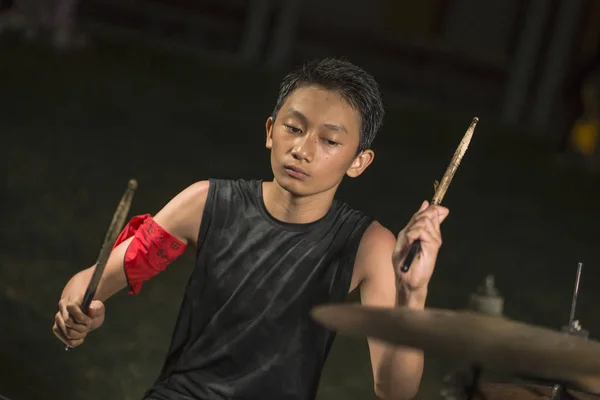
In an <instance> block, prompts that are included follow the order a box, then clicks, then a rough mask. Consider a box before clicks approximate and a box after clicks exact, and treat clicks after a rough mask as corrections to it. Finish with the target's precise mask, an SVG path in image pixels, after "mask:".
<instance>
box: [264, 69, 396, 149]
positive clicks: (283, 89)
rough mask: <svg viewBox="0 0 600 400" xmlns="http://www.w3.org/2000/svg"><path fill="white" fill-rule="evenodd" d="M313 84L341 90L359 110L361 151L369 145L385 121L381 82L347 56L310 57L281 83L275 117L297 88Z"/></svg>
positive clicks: (359, 147) (342, 94)
mask: <svg viewBox="0 0 600 400" xmlns="http://www.w3.org/2000/svg"><path fill="white" fill-rule="evenodd" d="M312 85H315V86H321V87H323V88H324V89H327V90H333V91H336V92H338V93H339V94H340V95H341V96H342V98H343V99H344V100H346V101H347V102H348V103H349V104H350V106H352V108H354V109H355V110H357V111H358V112H359V113H360V119H361V121H360V122H361V127H360V142H359V145H358V152H361V151H363V150H366V149H368V148H370V147H371V144H372V143H373V140H374V139H375V136H376V135H377V132H378V131H379V129H380V128H381V125H382V124H383V116H384V114H385V110H384V107H383V101H382V99H381V93H380V91H379V85H378V84H377V82H376V81H375V79H374V78H373V76H371V75H370V74H369V73H367V72H366V71H364V70H363V69H362V68H360V67H358V66H356V65H354V64H352V63H350V62H349V61H347V60H346V59H342V58H324V59H318V60H312V61H308V62H306V63H305V64H304V65H302V66H301V67H299V68H297V69H296V70H294V71H292V72H291V73H289V74H287V75H286V76H285V77H284V78H283V80H282V82H281V85H280V87H279V94H278V96H277V103H276V104H275V108H274V110H273V114H272V117H273V119H275V118H276V116H277V114H278V113H279V110H280V109H281V107H282V106H283V103H284V102H285V100H286V99H287V97H288V96H289V95H290V94H291V93H292V92H293V91H294V90H296V89H298V88H300V87H304V86H312Z"/></svg>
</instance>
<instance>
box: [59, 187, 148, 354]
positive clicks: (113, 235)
mask: <svg viewBox="0 0 600 400" xmlns="http://www.w3.org/2000/svg"><path fill="white" fill-rule="evenodd" d="M137 186H138V184H137V181H136V180H135V179H130V180H129V182H128V184H127V189H125V193H124V194H123V197H122V198H121V201H120V202H119V205H118V206H117V210H116V211H115V213H114V215H113V218H112V221H111V222H110V225H109V227H108V231H107V232H106V236H105V237H104V242H103V243H102V247H101V248H100V254H98V259H97V261H96V268H94V273H93V274H92V278H91V279H90V283H89V284H88V287H87V289H86V291H85V294H84V295H83V301H82V302H81V311H83V312H84V313H86V314H89V308H90V304H91V303H92V300H93V299H94V296H95V295H96V289H98V284H99V283H100V278H102V273H103V272H104V268H105V267H106V263H107V262H108V257H109V256H110V253H111V251H112V248H113V245H114V243H115V241H116V240H117V237H118V236H119V233H120V232H121V229H123V225H124V223H125V219H126V218H127V214H128V213H129V208H130V207H131V202H132V201H133V195H134V193H135V190H136V189H137ZM69 349H70V347H69V346H68V345H67V347H66V348H65V350H69Z"/></svg>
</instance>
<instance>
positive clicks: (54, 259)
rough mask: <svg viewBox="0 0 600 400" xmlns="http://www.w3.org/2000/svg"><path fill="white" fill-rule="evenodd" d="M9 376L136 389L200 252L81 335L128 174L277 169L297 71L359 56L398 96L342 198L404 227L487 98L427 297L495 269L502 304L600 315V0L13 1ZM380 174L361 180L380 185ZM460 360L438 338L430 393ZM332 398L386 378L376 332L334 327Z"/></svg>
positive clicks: (2, 56)
mask: <svg viewBox="0 0 600 400" xmlns="http://www.w3.org/2000/svg"><path fill="white" fill-rule="evenodd" d="M0 3H1V10H0V133H1V138H2V156H1V157H0V162H1V165H2V168H1V177H2V180H3V185H2V187H1V188H2V189H1V192H0V196H1V201H2V203H1V204H2V206H1V207H0V211H1V213H2V214H1V221H2V229H0V234H1V237H0V240H1V243H2V247H1V249H0V316H1V317H2V318H0V323H1V324H2V325H1V327H0V328H1V329H0V332H1V334H0V365H1V369H2V373H0V394H1V395H4V396H7V397H8V398H10V399H11V400H37V399H44V400H51V399H61V400H70V399H77V400H99V399H124V400H130V399H131V400H133V399H140V398H141V396H142V394H143V393H144V391H145V390H146V389H147V388H148V387H149V385H150V384H151V383H152V382H153V380H154V379H155V378H156V376H157V374H158V372H159V370H160V368H161V366H162V362H163V357H164V355H165V353H166V350H167V347H168V345H169V341H170V337H171V332H172V329H173V323H174V321H175V317H176V315H177V312H178V307H179V304H180V302H181V299H182V295H183V290H184V286H185V284H186V282H187V279H188V277H189V274H190V272H191V269H192V268H193V259H192V257H191V256H187V257H184V258H182V259H180V260H178V261H177V262H176V263H175V264H173V265H172V266H171V267H170V268H169V269H168V270H167V271H165V272H164V273H163V274H162V275H161V276H160V277H159V278H157V279H154V280H152V281H150V282H149V283H147V284H146V285H145V286H144V289H143V290H142V292H141V293H140V295H138V296H135V297H132V296H127V295H126V294H125V293H121V294H119V295H117V296H115V297H114V298H113V299H111V300H110V301H109V302H108V304H107V316H106V323H105V324H104V326H103V327H102V328H101V329H100V330H98V331H96V332H94V333H93V334H92V335H91V336H90V337H89V338H88V339H87V341H86V343H85V345H84V346H82V347H80V348H78V349H77V350H75V351H71V352H69V353H66V352H65V351H64V347H63V346H62V345H61V344H60V343H59V342H58V340H56V339H55V338H54V337H53V335H52V331H51V328H52V324H53V317H54V314H55V312H56V310H57V302H58V300H59V296H60V293H61V291H62V289H63V287H64V285H65V283H66V282H67V280H68V279H69V278H70V277H71V276H72V275H73V274H74V273H76V272H77V271H79V270H80V269H83V268H86V267H88V266H90V265H92V264H93V263H94V262H95V258H96V256H97V254H98V251H99V248H100V244H101V242H102V240H103V238H104V235H105V232H106V229H107V227H108V224H109V222H110V219H111V217H112V213H113V212H114V209H115V207H116V205H117V202H118V200H119V198H120V196H121V194H122V193H123V190H124V189H125V186H126V183H127V180H128V179H129V178H131V177H135V178H136V179H137V180H138V181H139V183H140V187H139V189H138V192H137V194H136V198H135V200H134V204H133V206H132V210H131V215H135V214H139V213H146V212H149V213H154V212H156V211H157V210H158V209H159V208H160V207H161V206H162V205H163V204H165V202H166V201H168V200H169V199H170V198H171V197H173V196H174V195H175V194H176V193H177V192H179V191H180V190H182V189H183V188H185V187H186V186H187V185H189V184H190V183H192V182H194V181H196V180H201V179H206V178H208V177H221V178H238V177H242V178H263V179H270V178H271V177H272V175H271V172H270V165H269V158H268V152H267V150H266V149H265V148H264V122H265V119H266V118H267V116H268V115H269V113H270V112H271V110H272V107H273V105H274V102H275V99H276V95H277V89H278V83H279V80H280V79H281V78H282V76H283V74H284V73H286V72H287V71H289V69H290V68H292V67H294V66H297V65H298V64H299V63H301V62H302V61H305V60H308V59H311V58H315V57H322V56H344V57H347V58H348V59H350V60H351V61H352V62H354V63H356V64H358V65H360V66H362V67H363V68H365V69H367V70H368V71H369V72H371V73H372V74H373V75H374V76H375V77H376V79H377V80H378V81H379V82H380V84H381V87H382V91H383V93H384V96H385V102H386V106H387V116H386V120H385V124H384V125H385V126H384V128H383V130H382V132H381V133H380V134H379V136H378V138H377V139H376V141H375V144H374V150H375V152H376V154H377V156H376V159H375V163H374V164H373V165H372V166H371V167H370V168H369V170H368V171H366V173H365V174H364V175H363V176H362V177H360V178H359V179H355V180H352V181H347V182H344V183H343V185H342V188H341V190H340V192H339V197H340V198H341V199H343V200H345V201H347V202H349V203H350V204H351V205H352V206H354V207H357V208H361V209H363V210H364V211H366V212H367V213H369V214H371V215H372V216H374V217H375V218H377V219H378V220H379V221H381V222H382V223H383V224H384V225H386V226H387V227H389V228H390V229H392V230H393V231H394V232H398V231H399V230H400V229H401V228H402V227H403V226H404V225H405V224H406V222H407V221H408V219H409V218H410V215H412V213H413V212H414V211H415V210H416V209H417V208H418V207H419V205H420V203H421V201H422V200H423V199H429V198H431V196H432V194H433V189H432V183H433V181H434V180H435V179H440V178H441V175H442V174H443V172H444V170H445V168H446V166H447V164H448V162H449V160H450V158H451V156H452V154H453V152H454V150H455V148H456V146H457V144H458V142H459V141H460V139H461V137H462V135H463V134H464V131H465V130H466V128H467V126H468V124H469V123H470V121H471V119H472V118H473V117H474V116H479V117H480V123H479V125H478V128H477V131H476V133H475V136H474V138H473V141H472V143H471V146H470V148H469V151H468V152H467V154H466V156H465V158H464V160H463V162H462V164H461V167H460V169H459V171H458V172H457V175H456V177H455V179H454V181H453V183H452V185H451V187H450V189H449V191H448V193H447V196H446V197H445V201H444V202H445V205H446V206H448V207H449V208H450V209H451V216H450V217H449V219H448V220H447V221H446V222H445V223H444V227H443V234H444V245H443V248H442V251H441V254H440V257H439V261H438V264H437V269H436V272H435V275H434V278H433V280H432V282H431V285H430V291H429V293H430V294H429V300H428V306H429V307H437V308H448V309H460V308H464V307H466V306H467V301H468V297H469V294H470V293H471V292H473V291H474V290H475V289H476V287H477V286H478V285H479V284H480V283H481V282H482V281H483V280H484V278H485V277H486V276H487V275H488V274H492V275H494V277H495V280H496V284H497V287H498V289H499V290H500V292H501V294H502V295H503V296H504V299H505V309H504V313H505V315H506V316H508V317H510V318H514V319H517V320H520V321H525V322H528V323H531V324H535V325H540V326H544V327H549V328H551V329H560V327H561V326H562V325H564V324H566V323H567V321H568V317H569V308H570V304H571V296H572V292H573V286H574V281H575V273H576V268H577V263H578V262H583V263H584V267H583V273H582V282H581V285H580V295H579V300H578V308H577V318H579V319H580V320H581V323H582V325H583V327H584V328H586V329H588V330H590V336H591V338H598V337H599V336H600V312H599V311H598V310H597V309H596V308H595V305H597V304H598V303H597V302H598V301H600V293H599V292H595V289H596V288H597V285H598V282H599V279H600V270H599V267H600V255H599V254H598V250H597V249H598V245H599V244H600V240H599V239H600V234H599V232H598V222H599V221H600V212H599V210H598V200H597V199H598V197H599V195H600V185H599V182H600V179H599V175H598V171H600V169H599V167H600V147H599V145H600V141H599V138H598V126H599V122H600V121H599V113H598V112H599V111H600V110H599V103H598V94H600V86H599V85H600V81H599V75H598V73H599V70H598V67H599V64H598V61H599V59H598V56H599V50H600V47H599V39H600V32H599V31H600V1H597V0H503V1H492V0H487V1H481V0H420V1H418V2H417V1H410V0H304V1H300V0H87V1H82V2H79V1H78V0H0ZM367 188H368V189H367ZM452 367H453V365H452V363H451V360H450V361H449V360H441V359H437V358H436V357H435V355H431V354H427V355H426V366H425V376H424V378H423V382H422V385H421V392H420V394H419V398H420V399H435V398H440V397H439V391H440V388H441V386H442V378H443V376H444V375H445V374H447V373H448V372H450V371H451V368H452ZM318 398H319V399H331V400H336V399H374V398H375V396H374V394H373V382H372V377H371V369H370V361H369V357H368V351H367V346H366V341H365V340H362V339H354V338H349V337H347V336H345V335H338V339H337V340H336V342H335V344H334V347H333V349H332V352H331V355H330V357H329V359H328V361H327V364H326V368H325V373H324V376H323V379H322V382H321V387H320V390H319V397H318Z"/></svg>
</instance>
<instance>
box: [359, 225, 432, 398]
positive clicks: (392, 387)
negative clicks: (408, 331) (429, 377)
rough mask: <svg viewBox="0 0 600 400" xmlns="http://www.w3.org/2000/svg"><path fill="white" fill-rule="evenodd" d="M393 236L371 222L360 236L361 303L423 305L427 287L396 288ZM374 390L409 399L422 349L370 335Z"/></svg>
mask: <svg viewBox="0 0 600 400" xmlns="http://www.w3.org/2000/svg"><path fill="white" fill-rule="evenodd" d="M395 245H396V238H395V237H394V235H393V234H392V233H391V232H390V231H389V230H388V229H386V228H384V227H383V226H381V225H380V224H378V223H373V224H372V225H371V226H370V227H369V228H368V229H367V231H366V232H365V234H364V236H363V239H362V240H361V243H360V246H359V249H358V254H357V257H356V264H355V269H356V270H357V271H359V272H360V274H361V277H362V279H361V283H360V295H361V303H362V304H363V305H367V306H375V307H387V308H392V307H411V308H417V309H422V308H424V306H425V298H426V296H427V293H426V290H425V291H422V292H419V293H407V292H405V291H402V290H400V291H399V290H397V288H396V283H395V282H396V276H395V272H394V266H393V264H392V254H393V251H394V247H395ZM368 343H369V350H370V354H371V365H372V368H373V379H374V382H375V393H376V394H377V396H378V397H379V398H381V399H386V400H389V399H411V398H413V397H414V396H415V395H416V393H417V391H418V389H419V384H420V382H421V376H422V373H423V353H422V352H421V351H418V350H414V349H410V348H400V347H394V346H390V345H387V344H385V343H383V342H380V341H377V340H375V339H371V338H369V340H368Z"/></svg>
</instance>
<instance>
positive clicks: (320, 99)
mask: <svg viewBox="0 0 600 400" xmlns="http://www.w3.org/2000/svg"><path fill="white" fill-rule="evenodd" d="M281 111H283V112H284V113H285V114H292V115H296V116H298V114H299V113H301V114H304V116H305V117H307V118H315V117H319V116H324V117H325V116H327V117H331V118H333V117H335V118H336V119H344V120H348V119H351V120H353V121H355V122H357V123H360V114H359V113H358V111H357V110H355V109H354V107H352V106H351V105H350V104H349V103H348V101H346V100H345V99H344V98H343V96H342V95H341V94H340V93H339V92H338V91H336V90H332V89H325V88H321V87H315V86H308V87H300V88H298V89H296V90H294V91H293V92H292V93H290V95H289V96H288V97H287V99H286V101H285V102H284V104H283V107H282V109H281Z"/></svg>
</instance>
